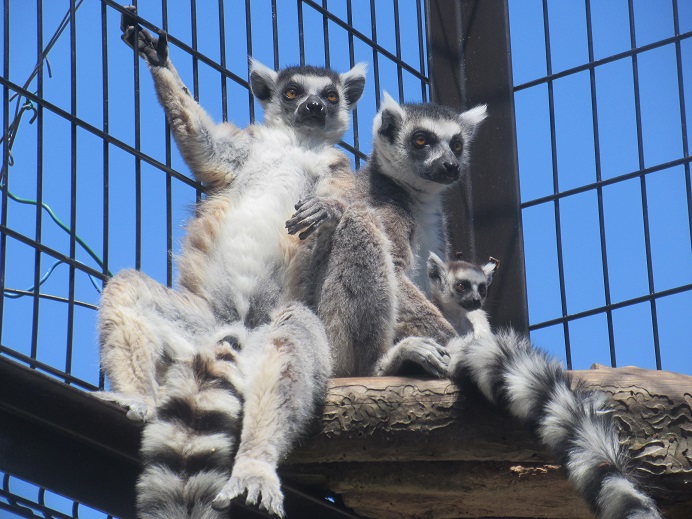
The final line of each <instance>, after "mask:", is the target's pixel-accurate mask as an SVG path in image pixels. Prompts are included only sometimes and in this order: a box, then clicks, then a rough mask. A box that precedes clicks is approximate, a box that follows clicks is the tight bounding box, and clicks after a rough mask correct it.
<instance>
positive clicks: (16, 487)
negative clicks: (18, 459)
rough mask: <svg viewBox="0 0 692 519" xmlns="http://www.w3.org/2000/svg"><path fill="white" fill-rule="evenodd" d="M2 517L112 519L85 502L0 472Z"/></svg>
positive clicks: (0, 513) (0, 507) (0, 514)
mask: <svg viewBox="0 0 692 519" xmlns="http://www.w3.org/2000/svg"><path fill="white" fill-rule="evenodd" d="M0 477H2V487H1V488H0V511H1V512H0V516H1V517H4V518H5V517H6V518H9V517H50V518H54V519H80V518H86V517H89V518H91V519H111V517H112V516H110V515H106V514H104V513H101V512H98V511H97V510H94V509H93V508H89V507H88V506H86V505H83V504H81V503H78V502H76V501H72V500H71V499H67V498H65V497H62V496H60V495H58V494H55V493H53V492H51V491H49V490H46V489H45V488H41V487H38V486H36V485H32V484H31V483H28V482H26V481H24V480H22V479H19V478H17V477H15V476H12V475H10V474H7V473H3V472H0Z"/></svg>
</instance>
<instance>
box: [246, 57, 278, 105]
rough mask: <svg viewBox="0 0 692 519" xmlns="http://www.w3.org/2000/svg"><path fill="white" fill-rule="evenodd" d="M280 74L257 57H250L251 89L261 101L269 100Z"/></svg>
mask: <svg viewBox="0 0 692 519" xmlns="http://www.w3.org/2000/svg"><path fill="white" fill-rule="evenodd" d="M277 77H278V74H277V73H276V72H275V71H274V70H272V69H270V68H269V67H267V66H265V65H262V64H261V63H260V62H259V61H257V60H256V59H253V58H250V89H251V90H252V95H254V96H255V97H256V98H257V99H259V100H260V102H262V103H264V102H265V101H268V100H269V99H270V98H271V96H272V94H273V93H274V90H275V89H276V78H277Z"/></svg>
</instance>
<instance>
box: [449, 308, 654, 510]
mask: <svg viewBox="0 0 692 519" xmlns="http://www.w3.org/2000/svg"><path fill="white" fill-rule="evenodd" d="M468 317H469V319H470V320H472V323H473V325H474V332H473V333H469V334H467V335H465V336H462V337H459V338H457V339H455V340H453V341H452V342H451V343H450V345H449V348H450V356H451V359H450V371H449V372H450V377H451V378H452V379H453V380H463V379H470V380H471V381H473V382H474V383H475V384H476V385H477V386H478V388H479V389H480V390H481V391H482V393H483V394H484V395H485V396H486V397H487V398H488V399H489V400H490V401H491V402H494V403H496V404H499V405H502V406H503V407H505V408H506V409H507V410H508V411H509V413H510V414H511V415H512V416H513V417H514V418H518V419H519V420H521V421H522V422H523V423H525V424H527V425H529V426H530V427H531V428H532V429H533V430H534V431H535V433H536V436H537V437H538V439H539V440H540V441H541V443H542V444H543V445H544V446H545V447H546V448H547V449H548V450H549V451H550V452H551V454H552V455H553V456H554V457H555V458H556V459H557V460H558V461H559V462H560V463H561V464H562V466H563V467H564V468H565V470H566V472H567V477H568V479H569V481H570V482H571V483H572V484H573V485H574V486H575V487H576V489H577V490H578V491H579V493H580V494H581V495H582V496H583V497H584V499H585V500H586V501H587V503H588V505H589V506H590V508H591V510H592V511H593V512H594V513H595V514H596V516H597V517H599V518H600V519H644V518H660V517H661V515H660V513H659V512H658V510H657V509H656V505H655V503H654V501H653V500H652V499H651V498H650V497H649V496H648V495H646V494H645V493H643V492H642V491H641V490H639V489H638V488H637V485H636V484H635V478H634V477H633V476H632V474H630V473H629V472H628V468H627V465H628V456H627V453H626V451H624V450H623V449H622V448H621V446H620V443H619V441H618V438H617V434H616V432H615V428H614V425H613V420H612V413H611V412H610V410H609V408H608V405H607V399H606V397H605V395H604V394H602V393H600V392H597V391H587V390H585V389H584V388H583V387H581V386H578V387H577V388H576V389H572V386H571V380H570V376H569V374H568V373H567V372H566V371H565V370H564V369H563V368H562V364H561V363H560V362H558V361H557V360H556V359H554V358H552V357H551V356H549V355H548V354H546V353H545V352H543V351H542V350H540V349H537V348H536V347H534V346H533V345H532V344H531V342H530V341H529V340H528V339H527V338H525V337H523V336H520V335H519V334H518V333H516V332H514V331H512V330H508V331H503V332H499V333H497V334H494V333H492V332H491V330H490V327H489V325H488V322H487V318H486V316H485V314H484V313H483V312H482V311H477V312H471V313H469V315H468Z"/></svg>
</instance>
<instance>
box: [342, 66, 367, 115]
mask: <svg viewBox="0 0 692 519" xmlns="http://www.w3.org/2000/svg"><path fill="white" fill-rule="evenodd" d="M367 72H368V66H367V65H366V64H365V63H362V62H361V63H356V64H355V65H354V67H353V68H352V69H351V70H349V71H348V72H344V73H343V74H341V75H340V76H339V77H340V78H341V84H342V85H344V97H345V98H346V106H347V107H348V109H349V110H353V109H354V108H355V106H356V103H357V102H358V100H359V99H360V96H362V95H363V90H364V89H365V74H366V73H367Z"/></svg>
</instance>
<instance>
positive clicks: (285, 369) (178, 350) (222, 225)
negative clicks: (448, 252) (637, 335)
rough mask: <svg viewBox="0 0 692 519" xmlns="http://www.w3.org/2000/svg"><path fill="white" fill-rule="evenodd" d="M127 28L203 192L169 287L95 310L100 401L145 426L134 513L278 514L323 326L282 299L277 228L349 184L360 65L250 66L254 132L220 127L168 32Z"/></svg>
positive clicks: (281, 241)
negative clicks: (281, 470) (230, 510)
mask: <svg viewBox="0 0 692 519" xmlns="http://www.w3.org/2000/svg"><path fill="white" fill-rule="evenodd" d="M129 12H134V9H131V10H130V11H129ZM122 29H123V39H124V40H125V42H126V43H127V44H128V45H130V46H131V47H134V48H135V50H136V51H138V53H139V54H140V56H141V57H142V58H143V59H144V61H145V62H146V64H147V65H148V67H149V70H150V71H151V74H152V77H153V80H154V86H155V88H156V92H157V94H158V97H159V101H160V102H161V105H162V106H163V108H164V111H165V112H166V116H167V119H168V122H169V124H170V127H171V130H172V133H173V136H174V137H175V140H176V142H177V144H178V147H179V149H180V151H181V153H182V155H183V158H184V159H185V161H186V162H187V164H188V166H189V167H190V169H191V170H192V172H193V174H194V175H195V177H196V178H197V180H199V181H201V182H202V183H203V184H204V185H205V186H206V187H207V189H208V192H207V196H206V198H204V199H203V200H202V201H201V202H200V203H199V204H198V206H197V207H196V210H195V214H194V216H193V218H192V219H191V221H190V222H189V224H188V226H187V231H188V232H187V236H186V238H185V241H184V243H183V247H182V252H181V255H180V257H179V258H178V271H179V279H178V285H179V287H178V288H177V289H175V290H173V289H170V288H167V287H165V286H163V285H161V284H159V283H158V282H156V281H154V280H152V279H151V278H149V277H148V276H146V275H144V274H142V273H140V272H138V271H133V270H126V271H123V272H121V273H119V274H117V275H116V276H114V277H113V278H112V279H111V280H110V281H109V282H108V284H107V286H106V287H105V289H104V292H103V295H102V299H101V308H100V312H99V318H98V326H99V340H100V344H101V363H102V367H103V370H104V372H105V374H106V376H107V377H108V379H109V380H110V382H111V386H112V389H113V391H114V393H110V394H108V395H102V396H104V397H105V398H108V399H111V400H114V401H117V402H119V403H121V404H124V405H126V406H127V407H128V408H129V412H128V416H131V417H135V418H139V419H142V420H147V421H150V423H149V424H147V426H146V428H145V432H144V438H145V442H144V443H143V446H142V455H143V457H144V460H145V463H146V470H145V471H144V473H143V475H142V478H141V479H140V481H139V483H138V496H137V500H138V514H139V516H141V517H166V518H171V519H178V518H181V517H188V513H189V510H191V509H192V508H190V507H193V506H194V508H195V510H198V511H200V510H202V511H204V512H203V513H202V512H200V514H202V515H199V517H209V518H211V517H223V516H226V515H227V512H220V511H215V510H214V509H212V502H213V505H214V506H215V507H217V508H221V509H223V508H227V507H228V506H229V504H230V500H231V499H232V498H234V497H236V496H241V495H243V494H246V500H247V501H248V502H258V503H260V505H261V506H262V507H264V508H266V509H267V510H269V511H270V512H271V513H274V514H276V515H282V514H283V496H282V493H281V489H280V485H279V479H278V477H277V474H276V468H277V465H278V463H279V461H280V460H281V459H282V458H283V457H284V456H285V455H286V454H287V452H288V450H289V449H290V447H291V445H292V444H293V443H294V442H295V440H296V438H297V437H298V436H299V435H300V434H301V433H302V432H303V431H304V430H305V429H306V426H307V425H308V423H309V421H310V420H311V418H312V417H313V414H314V409H315V405H316V404H317V403H318V402H319V401H321V400H322V399H323V397H324V392H325V390H326V381H327V377H328V376H329V374H330V371H331V362H330V360H331V359H330V354H329V349H328V345H327V338H326V335H325V332H324V327H323V325H322V323H321V322H320V321H319V319H318V318H317V316H316V315H315V314H314V313H313V312H312V311H310V310H309V309H308V308H306V307H305V305H303V304H300V303H297V302H293V301H291V299H290V298H289V297H288V296H287V294H286V292H285V290H284V286H285V283H286V280H285V277H286V270H287V266H288V264H289V263H290V261H291V259H292V257H293V256H294V254H295V249H296V246H297V244H298V239H297V238H295V237H293V236H288V235H287V234H286V232H285V230H284V223H285V221H286V220H287V219H288V218H289V217H290V215H291V213H292V212H293V206H294V205H295V203H296V202H297V201H298V200H299V199H301V198H305V197H306V196H309V195H310V194H311V193H312V192H313V190H314V189H315V186H316V185H318V184H319V183H320V182H322V181H324V180H325V179H329V178H330V177H332V176H333V175H339V174H341V175H347V174H350V171H351V168H350V163H349V160H348V159H347V157H346V156H345V155H344V154H343V153H341V152H340V151H338V150H337V149H336V148H335V147H334V146H333V145H334V144H335V143H336V142H338V140H339V139H340V138H341V136H342V135H343V133H344V132H345V130H346V128H347V127H348V123H349V111H350V110H351V109H352V108H353V107H354V106H355V103H356V102H357V101H358V99H359V98H360V96H361V94H362V92H363V88H364V82H365V68H364V66H362V65H357V66H356V67H354V68H353V69H351V70H350V71H348V72H346V73H343V74H337V73H335V72H333V71H331V70H329V69H324V68H316V67H307V66H306V67H290V68H286V69H283V70H281V71H279V72H275V71H273V70H270V69H268V68H267V67H264V66H263V65H261V64H259V63H257V62H255V61H253V62H251V67H250V81H249V82H250V87H251V89H252V92H253V94H254V96H255V97H256V98H257V99H259V101H260V103H261V104H262V106H263V108H264V122H263V123H262V124H255V125H251V126H249V127H247V128H244V129H242V128H238V127H236V126H234V125H232V124H230V123H223V124H220V125H216V124H214V123H213V122H212V120H211V118H210V117H209V116H208V115H207V114H206V112H205V111H204V110H203V109H202V108H201V107H200V106H199V104H198V103H197V102H195V100H194V99H193V98H192V96H191V95H190V93H189V91H188V90H187V88H186V87H185V86H184V84H183V83H182V81H181V79H180V77H179V76H178V74H177V72H176V70H175V68H174V67H173V64H172V63H171V60H170V59H169V56H168V46H167V39H166V34H165V32H163V31H161V32H159V36H158V38H157V37H155V36H153V35H152V34H150V33H149V32H148V31H146V30H144V29H142V28H140V27H137V24H136V21H135V20H134V18H133V16H132V15H127V14H126V15H125V16H123V22H122ZM224 344H226V345H228V347H224V346H223V345H224ZM233 346H234V347H235V350H237V351H235V353H233V354H232V355H231V354H229V353H228V349H229V348H230V349H231V350H233ZM229 362H230V363H232V364H233V366H235V367H229V365H228V363H229ZM185 373H188V374H191V375H192V376H191V377H190V378H189V379H188V378H187V377H186V376H185V375H184V374H185ZM222 394H226V398H222V397H221V395H222ZM241 408H242V414H241V413H240V411H241ZM241 415H242V427H241V428H242V430H240V429H238V427H240V425H241V420H240V418H239V417H240V416H241ZM152 419H153V421H152ZM214 453H216V454H217V456H214V455H213V454H214ZM231 466H232V472H231ZM229 473H230V477H229ZM164 511H165V512H164Z"/></svg>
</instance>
